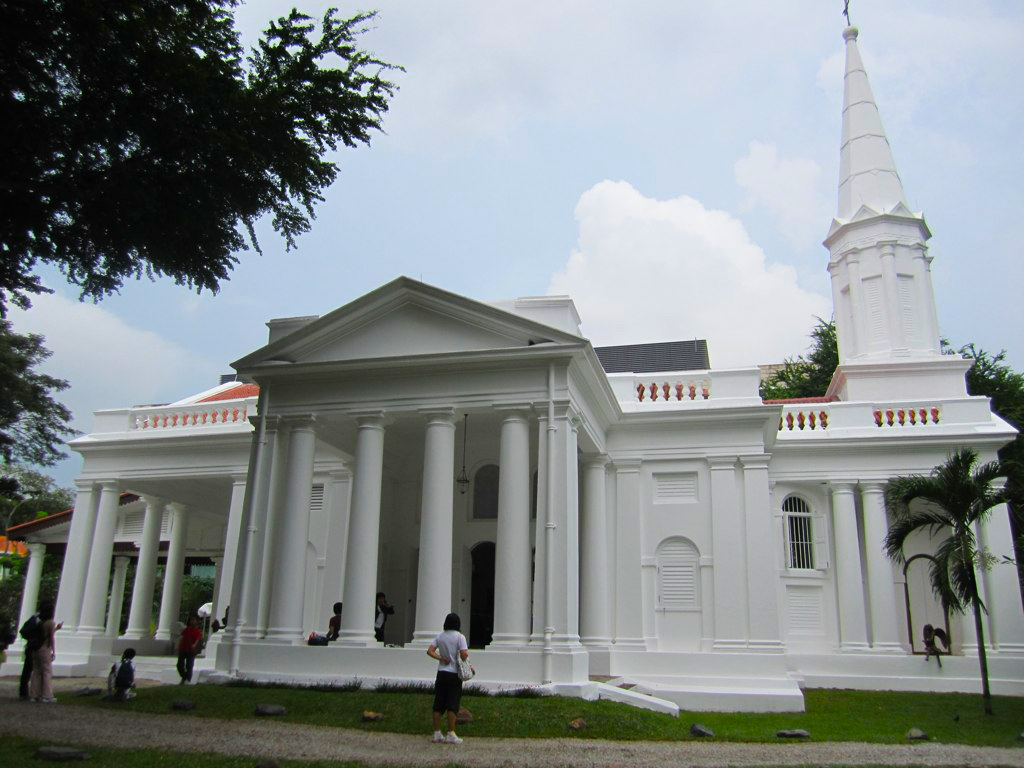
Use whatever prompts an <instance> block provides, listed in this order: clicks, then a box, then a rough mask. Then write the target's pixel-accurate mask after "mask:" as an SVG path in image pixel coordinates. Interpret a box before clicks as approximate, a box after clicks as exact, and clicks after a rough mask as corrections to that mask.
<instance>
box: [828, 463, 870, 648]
mask: <svg viewBox="0 0 1024 768" xmlns="http://www.w3.org/2000/svg"><path fill="white" fill-rule="evenodd" d="M853 493H854V484H853V483H832V531H833V533H834V534H835V539H836V591H837V593H838V594H837V596H836V597H837V598H838V600H839V647H840V649H841V650H843V651H844V652H864V651H866V650H867V649H868V632H867V622H866V621H865V616H866V614H865V612H864V575H863V573H862V572H861V565H860V540H859V538H858V536H857V505H856V500H855V499H854V495H853Z"/></svg>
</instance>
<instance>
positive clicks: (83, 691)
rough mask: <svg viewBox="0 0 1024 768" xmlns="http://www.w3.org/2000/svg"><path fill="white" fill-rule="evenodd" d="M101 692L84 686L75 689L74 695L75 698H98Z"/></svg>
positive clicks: (99, 689)
mask: <svg viewBox="0 0 1024 768" xmlns="http://www.w3.org/2000/svg"><path fill="white" fill-rule="evenodd" d="M103 692H104V691H103V689H102V688H90V687H88V686H86V687H84V688H76V689H75V693H74V695H75V696H81V697H85V696H99V695H100V694H101V693H103Z"/></svg>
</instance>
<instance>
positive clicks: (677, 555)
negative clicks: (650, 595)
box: [655, 536, 700, 611]
mask: <svg viewBox="0 0 1024 768" xmlns="http://www.w3.org/2000/svg"><path fill="white" fill-rule="evenodd" d="M655 561H656V563H657V568H658V610H662V611H693V610H698V609H699V608H700V553H699V552H698V551H697V547H695V546H694V545H693V542H692V541H690V540H689V539H684V538H682V537H679V536H674V537H672V538H670V539H665V540H664V541H663V542H661V544H659V545H658V549H657V552H656V557H655Z"/></svg>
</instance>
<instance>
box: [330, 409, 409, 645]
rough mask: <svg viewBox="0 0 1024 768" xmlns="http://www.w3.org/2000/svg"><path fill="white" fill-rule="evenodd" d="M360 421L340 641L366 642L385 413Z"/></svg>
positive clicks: (369, 628)
mask: <svg viewBox="0 0 1024 768" xmlns="http://www.w3.org/2000/svg"><path fill="white" fill-rule="evenodd" d="M358 424H359V427H358V431H357V433H356V474H355V482H354V485H353V488H352V516H351V519H350V521H349V536H348V555H347V556H346V558H345V601H344V602H345V610H344V612H343V613H342V614H341V633H340V637H339V642H341V643H343V644H345V645H364V646H365V645H372V644H374V643H375V642H376V640H375V639H374V636H373V620H374V602H375V597H374V596H375V595H376V593H377V546H378V543H379V541H380V495H381V482H382V480H383V477H384V417H383V414H382V413H379V412H378V413H376V414H373V415H367V416H361V417H360V418H359V421H358ZM420 559H421V560H422V559H423V558H422V557H421V558H420Z"/></svg>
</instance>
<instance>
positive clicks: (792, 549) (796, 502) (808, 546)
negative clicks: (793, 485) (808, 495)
mask: <svg viewBox="0 0 1024 768" xmlns="http://www.w3.org/2000/svg"><path fill="white" fill-rule="evenodd" d="M782 511H783V512H784V513H785V517H786V521H785V533H786V567H787V568H791V569H795V570H824V569H825V568H828V542H827V541H826V540H825V519H824V517H822V516H820V515H815V514H814V510H813V509H812V508H811V505H810V504H808V503H807V500H806V499H804V498H802V497H800V496H787V497H786V499H785V500H784V501H783V502H782Z"/></svg>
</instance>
